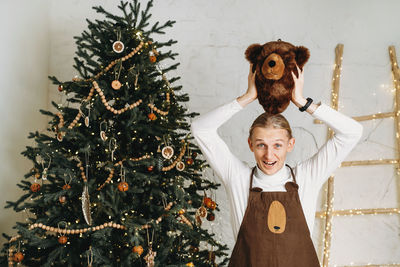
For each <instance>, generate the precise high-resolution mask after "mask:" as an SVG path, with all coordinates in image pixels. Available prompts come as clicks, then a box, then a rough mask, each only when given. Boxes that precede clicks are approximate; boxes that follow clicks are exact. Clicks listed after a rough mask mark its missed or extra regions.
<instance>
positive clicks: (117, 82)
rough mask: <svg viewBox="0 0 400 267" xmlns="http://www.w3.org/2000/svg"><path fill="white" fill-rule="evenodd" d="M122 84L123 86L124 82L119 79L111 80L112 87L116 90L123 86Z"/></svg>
mask: <svg viewBox="0 0 400 267" xmlns="http://www.w3.org/2000/svg"><path fill="white" fill-rule="evenodd" d="M121 86H122V84H121V82H120V81H118V80H114V81H112V82H111V87H112V88H113V89H114V90H119V89H120V88H121Z"/></svg>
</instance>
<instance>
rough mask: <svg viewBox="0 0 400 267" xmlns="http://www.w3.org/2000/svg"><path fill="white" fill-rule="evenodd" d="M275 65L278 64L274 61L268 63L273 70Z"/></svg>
mask: <svg viewBox="0 0 400 267" xmlns="http://www.w3.org/2000/svg"><path fill="white" fill-rule="evenodd" d="M275 65H276V62H275V61H273V60H270V61H269V62H268V66H270V67H271V68H273V67H274V66H275Z"/></svg>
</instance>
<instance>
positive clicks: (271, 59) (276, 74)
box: [261, 53, 285, 80]
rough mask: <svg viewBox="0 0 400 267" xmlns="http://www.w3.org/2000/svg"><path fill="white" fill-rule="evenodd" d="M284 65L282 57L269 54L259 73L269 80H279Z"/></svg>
mask: <svg viewBox="0 0 400 267" xmlns="http://www.w3.org/2000/svg"><path fill="white" fill-rule="evenodd" d="M284 70H285V63H284V62H283V59H282V57H281V56H280V55H279V54H277V53H272V54H270V55H269V56H268V57H267V58H266V59H265V60H264V63H263V65H262V67H261V72H262V74H263V75H264V77H265V78H267V79H270V80H279V79H280V78H282V76H283V72H284Z"/></svg>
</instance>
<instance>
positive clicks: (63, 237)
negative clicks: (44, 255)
mask: <svg viewBox="0 0 400 267" xmlns="http://www.w3.org/2000/svg"><path fill="white" fill-rule="evenodd" d="M67 241H68V237H66V236H65V235H62V236H60V237H59V238H58V243H60V244H61V245H64V244H66V243H67Z"/></svg>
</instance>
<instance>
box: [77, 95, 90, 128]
mask: <svg viewBox="0 0 400 267" xmlns="http://www.w3.org/2000/svg"><path fill="white" fill-rule="evenodd" d="M84 102H86V100H83V101H82V102H81V105H80V106H79V113H80V114H81V116H82V118H84V122H85V126H86V127H89V117H90V103H89V105H88V108H87V110H88V114H87V115H85V113H83V111H82V106H83V103H84ZM86 105H87V103H86V104H85V105H84V106H86Z"/></svg>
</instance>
